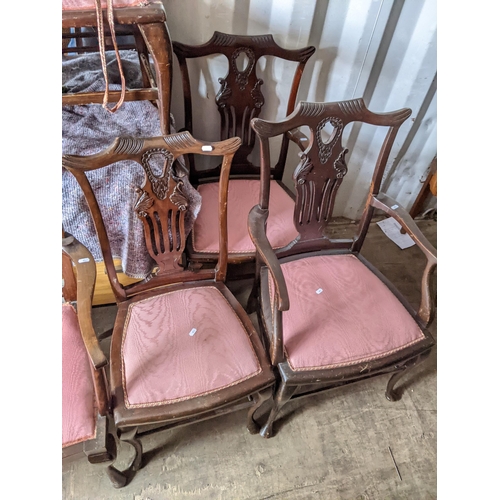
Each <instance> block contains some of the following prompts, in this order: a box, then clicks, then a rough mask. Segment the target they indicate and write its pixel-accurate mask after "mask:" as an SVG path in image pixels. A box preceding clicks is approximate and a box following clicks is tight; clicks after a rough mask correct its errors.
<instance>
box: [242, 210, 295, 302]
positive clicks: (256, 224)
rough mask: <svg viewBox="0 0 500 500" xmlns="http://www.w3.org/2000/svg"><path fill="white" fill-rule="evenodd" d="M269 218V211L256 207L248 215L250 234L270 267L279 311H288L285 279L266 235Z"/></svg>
mask: <svg viewBox="0 0 500 500" xmlns="http://www.w3.org/2000/svg"><path fill="white" fill-rule="evenodd" d="M268 216H269V210H264V209H262V208H261V207H260V206H259V205H255V206H254V207H253V208H252V210H250V213H249V214H248V232H249V234H250V238H251V239H252V242H253V244H254V245H255V248H256V249H257V252H258V253H259V255H260V257H261V258H262V260H263V261H264V263H265V265H266V266H267V267H268V269H269V272H270V273H271V276H272V278H273V281H274V289H275V293H276V296H277V305H278V310H279V311H287V310H288V309H289V308H290V301H289V299H288V290H287V288H286V283H285V277H284V276H283V272H282V271H281V267H280V264H279V262H278V258H277V257H276V254H275V253H274V250H273V249H272V247H271V244H270V243H269V240H268V239H267V235H266V221H267V218H268Z"/></svg>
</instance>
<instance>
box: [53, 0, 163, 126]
mask: <svg viewBox="0 0 500 500" xmlns="http://www.w3.org/2000/svg"><path fill="white" fill-rule="evenodd" d="M101 4H102V6H101ZM86 30H87V31H86ZM89 37H92V38H97V39H98V44H97V45H93V46H92V44H90V43H85V40H88V39H89ZM118 37H124V39H125V40H126V39H127V38H129V39H130V40H131V41H132V43H119V42H118ZM62 38H63V46H62V53H63V55H64V54H72V53H78V54H81V53H85V52H100V53H101V59H105V52H106V51H108V50H113V51H115V54H116V56H117V63H118V67H119V72H120V79H121V90H120V91H117V90H115V91H110V90H109V84H108V76H107V69H106V65H105V64H103V73H104V78H105V81H106V88H105V89H104V90H103V91H99V92H78V93H63V96H62V103H63V105H75V104H79V105H81V104H90V103H102V104H103V106H105V107H107V109H109V110H110V111H116V110H117V109H119V107H120V105H121V103H122V102H123V101H140V100H148V101H151V102H154V103H156V104H157V106H158V111H159V115H160V126H161V130H162V133H164V134H168V133H169V132H170V94H171V87H172V44H171V41H170V35H169V32H168V28H167V24H166V13H165V8H164V6H163V3H162V2H160V1H157V0H152V1H149V0H146V1H143V0H106V1H104V0H102V1H101V0H63V2H62ZM71 39H74V40H76V47H70V46H69V42H70V40H71ZM130 49H133V50H135V51H137V57H138V59H139V62H140V65H141V71H142V79H143V88H139V89H132V88H128V87H127V82H126V81H125V77H124V72H123V69H122V66H121V61H120V56H119V50H130ZM150 56H151V58H152V61H153V68H154V72H153V70H152V67H151V63H150ZM108 103H116V104H115V105H114V106H113V107H112V108H109V107H108Z"/></svg>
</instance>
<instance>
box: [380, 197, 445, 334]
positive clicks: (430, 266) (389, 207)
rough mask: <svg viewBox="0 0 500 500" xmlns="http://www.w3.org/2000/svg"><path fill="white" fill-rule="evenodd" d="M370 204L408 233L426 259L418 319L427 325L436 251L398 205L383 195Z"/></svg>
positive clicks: (429, 314)
mask: <svg viewBox="0 0 500 500" xmlns="http://www.w3.org/2000/svg"><path fill="white" fill-rule="evenodd" d="M370 204H371V205H372V206H373V207H374V208H378V209H380V210H382V211H384V212H385V213H386V214H387V215H390V216H391V217H393V218H394V219H395V220H396V221H398V222H399V223H400V224H401V227H402V228H403V229H404V230H405V231H406V232H407V233H408V235H409V236H410V238H411V239H412V240H413V241H414V242H415V244H416V245H417V246H418V247H419V248H420V249H421V250H422V252H423V253H424V255H425V256H426V257H427V265H426V266H425V269H424V272H423V275H422V297H421V301H420V309H419V311H418V315H419V317H420V318H421V319H422V321H423V322H424V324H425V325H428V324H429V323H430V322H431V320H432V317H433V304H432V301H431V294H430V275H431V272H432V271H433V270H434V268H435V267H436V266H437V251H436V248H435V247H434V246H433V245H432V244H431V243H430V241H429V240H428V239H427V238H426V237H425V236H424V235H423V234H422V231H420V229H419V227H418V226H417V224H416V223H415V221H414V220H413V219H412V218H411V216H410V214H409V213H408V212H407V211H406V210H405V209H404V208H402V207H401V206H400V205H399V203H398V202H397V201H396V200H394V199H392V198H391V197H390V196H387V195H386V194H384V193H379V194H378V195H372V196H371V200H370Z"/></svg>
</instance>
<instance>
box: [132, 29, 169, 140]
mask: <svg viewBox="0 0 500 500" xmlns="http://www.w3.org/2000/svg"><path fill="white" fill-rule="evenodd" d="M139 30H140V31H141V34H142V37H143V38H144V41H145V42H146V46H147V48H148V51H149V53H150V54H151V57H152V58H153V61H154V66H155V72H156V81H157V84H158V110H159V113H160V126H161V131H162V134H165V135H166V134H169V133H170V102H171V95H170V92H171V88H172V49H171V46H172V45H171V42H170V35H169V33H168V28H167V25H166V24H165V23H149V24H139Z"/></svg>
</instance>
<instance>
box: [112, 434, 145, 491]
mask: <svg viewBox="0 0 500 500" xmlns="http://www.w3.org/2000/svg"><path fill="white" fill-rule="evenodd" d="M118 433H119V434H118V435H119V438H120V442H123V443H128V444H130V445H131V446H132V447H133V449H134V457H133V459H132V461H131V462H130V464H129V466H128V467H127V468H125V469H124V470H122V471H120V470H118V469H117V468H116V467H114V466H113V465H109V466H108V467H107V469H106V473H107V475H108V477H109V479H110V481H111V483H112V485H113V486H114V487H115V488H123V487H124V486H126V485H127V484H128V483H130V481H131V480H132V478H133V476H134V474H135V473H136V472H137V471H138V470H139V469H140V468H141V465H142V443H141V441H140V440H139V438H138V437H137V427H134V428H133V429H132V430H129V431H126V432H122V433H120V432H119V431H118Z"/></svg>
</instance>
